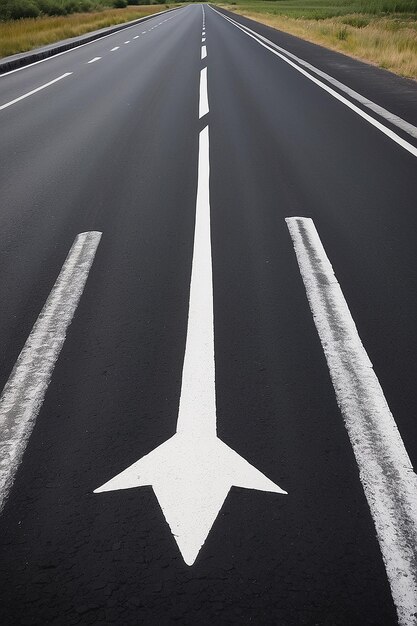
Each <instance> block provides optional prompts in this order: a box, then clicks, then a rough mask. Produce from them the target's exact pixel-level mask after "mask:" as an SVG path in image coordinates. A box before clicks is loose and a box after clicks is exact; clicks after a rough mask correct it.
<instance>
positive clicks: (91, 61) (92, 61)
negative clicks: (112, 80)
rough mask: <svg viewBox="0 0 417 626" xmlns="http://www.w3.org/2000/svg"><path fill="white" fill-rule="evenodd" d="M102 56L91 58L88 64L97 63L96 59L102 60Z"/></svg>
mask: <svg viewBox="0 0 417 626" xmlns="http://www.w3.org/2000/svg"><path fill="white" fill-rule="evenodd" d="M100 59H101V57H94V59H91V60H90V61H87V65H88V64H90V63H95V62H96V61H100Z"/></svg>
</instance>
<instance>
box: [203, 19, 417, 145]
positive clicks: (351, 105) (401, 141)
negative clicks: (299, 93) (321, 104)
mask: <svg viewBox="0 0 417 626" xmlns="http://www.w3.org/2000/svg"><path fill="white" fill-rule="evenodd" d="M210 9H211V10H212V11H215V12H216V13H218V15H220V16H221V17H223V18H224V19H225V20H227V21H228V22H230V23H231V24H232V25H233V26H235V27H236V28H238V29H239V30H241V31H242V33H244V34H245V35H247V36H248V37H250V38H251V39H253V40H254V41H256V42H257V43H258V44H259V45H260V46H262V47H263V48H265V49H266V50H269V52H272V54H275V56H277V57H279V58H280V59H282V61H284V62H285V63H288V65H290V66H291V67H293V68H294V69H295V70H296V71H297V72H299V73H300V74H302V75H303V76H305V77H306V78H308V80H311V82H313V83H315V84H316V85H317V86H318V87H320V89H323V90H324V91H326V92H327V93H328V94H330V95H331V96H332V97H333V98H335V99H336V100H339V102H341V103H342V104H344V105H345V106H347V107H348V108H349V109H351V110H352V111H353V112H354V113H356V114H357V115H359V116H360V117H362V118H363V119H364V120H366V121H367V122H368V123H369V124H371V125H372V126H374V127H375V128H377V129H378V130H379V131H381V133H383V134H384V135H386V136H387V137H389V138H390V139H391V140H392V141H394V142H395V143H397V144H398V145H399V146H401V147H402V148H404V150H407V152H409V153H410V154H412V155H413V156H415V157H417V148H416V147H415V146H413V145H412V144H411V143H409V142H408V141H406V140H405V139H402V137H400V136H399V135H397V133H394V131H392V130H391V129H389V128H387V127H386V126H384V125H383V124H382V123H381V122H379V121H378V120H376V119H375V118H373V117H371V116H370V115H368V113H366V112H365V111H362V109H360V108H359V107H358V106H356V104H354V103H353V102H350V100H348V99H347V98H345V97H344V96H342V95H341V94H339V93H337V91H335V90H334V89H332V88H331V87H328V85H325V84H324V83H323V82H322V81H321V80H318V78H316V77H315V76H312V75H311V74H309V73H308V72H307V71H306V70H304V69H303V68H302V67H299V66H298V65H297V64H296V63H294V62H293V61H291V60H290V59H289V58H288V57H287V56H284V55H283V54H281V53H280V52H277V50H275V49H274V48H273V47H271V45H270V44H269V43H268V44H265V43H264V42H263V41H261V40H260V39H259V36H258V35H257V34H256V36H255V35H252V34H251V33H249V32H247V31H246V30H244V28H242V27H241V25H240V24H238V23H237V22H234V21H233V20H231V19H230V18H229V17H227V16H226V15H222V13H219V12H218V11H216V9H213V8H212V7H210ZM252 32H254V31H252ZM266 41H268V40H266ZM286 54H288V53H287V52H286ZM371 104H372V103H371ZM380 110H381V111H383V109H382V108H381V107H380ZM387 113H388V112H387ZM380 114H382V113H380ZM390 116H391V117H389V118H388V117H387V119H388V121H390V122H393V116H392V115H391V114H390ZM399 119H400V118H399ZM393 123H395V122H393ZM403 130H404V128H403ZM416 133H417V128H416Z"/></svg>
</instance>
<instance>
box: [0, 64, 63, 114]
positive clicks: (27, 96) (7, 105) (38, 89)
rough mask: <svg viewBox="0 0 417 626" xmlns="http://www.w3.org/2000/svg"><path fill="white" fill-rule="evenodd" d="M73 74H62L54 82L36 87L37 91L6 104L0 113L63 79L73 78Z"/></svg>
mask: <svg viewBox="0 0 417 626" xmlns="http://www.w3.org/2000/svg"><path fill="white" fill-rule="evenodd" d="M71 74H72V72H66V73H65V74H62V76H58V78H54V80H50V81H49V83H45V84H44V85H41V86H40V87H36V89H32V91H28V92H27V93H25V94H23V96H19V97H18V98H15V99H14V100H10V102H6V103H5V104H2V105H1V106H0V111H2V110H3V109H7V107H10V106H12V104H16V102H20V100H24V99H25V98H29V96H32V95H33V94H34V93H37V92H38V91H42V89H46V87H49V86H50V85H53V84H54V83H57V82H58V81H59V80H62V79H63V78H66V77H67V76H71Z"/></svg>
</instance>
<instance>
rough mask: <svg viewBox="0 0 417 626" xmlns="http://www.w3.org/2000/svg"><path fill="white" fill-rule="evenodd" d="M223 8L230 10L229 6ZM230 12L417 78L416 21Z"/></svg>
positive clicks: (370, 17) (356, 15) (357, 15)
mask: <svg viewBox="0 0 417 626" xmlns="http://www.w3.org/2000/svg"><path fill="white" fill-rule="evenodd" d="M225 8H227V9H228V10H229V11H230V10H231V7H230V6H229V5H227V6H225ZM232 10H234V11H236V12H237V13H239V14H240V15H245V16H246V17H249V18H251V19H253V20H256V21H258V22H261V23H262V24H266V25H268V26H273V27H274V28H278V29H279V30H283V31H285V32H288V33H291V34H292V35H297V36H298V37H301V38H302V39H306V40H308V41H312V42H313V43H318V44H321V45H323V46H326V47H327V48H331V49H333V50H338V51H340V52H344V53H345V54H348V55H350V56H353V57H356V58H358V59H361V60H364V61H368V62H370V63H373V64H375V65H378V66H379V67H383V68H385V69H387V70H390V71H392V72H395V73H396V74H400V75H401V76H406V77H409V78H414V79H417V21H416V20H413V19H405V18H401V17H372V16H365V15H360V14H351V15H345V16H343V17H332V18H328V19H322V20H308V19H302V18H296V19H295V18H291V17H287V16H284V15H267V14H265V13H257V12H255V11H246V10H245V9H244V7H243V6H241V7H233V9H232ZM356 24H358V25H359V26H357V25H356Z"/></svg>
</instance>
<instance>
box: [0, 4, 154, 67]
mask: <svg viewBox="0 0 417 626" xmlns="http://www.w3.org/2000/svg"><path fill="white" fill-rule="evenodd" d="M164 8H166V7H165V6H164V5H160V4H158V5H141V6H135V7H133V6H132V7H127V8H126V9H107V10H104V11H100V12H97V13H73V14H72V15H66V16H65V17H49V16H46V17H38V18H35V19H33V18H32V19H23V20H16V21H13V22H0V57H5V56H9V55H11V54H16V53H17V52H26V51H27V50H32V49H33V48H38V47H40V46H45V45H47V44H49V43H54V42H55V41H60V40H61V39H68V38H69V37H76V36H77V35H84V34H85V33H88V32H90V31H93V30H98V29H99V28H105V27H106V26H113V25H114V24H121V23H123V22H128V21H130V20H134V19H138V18H140V17H144V16H146V15H152V14H153V13H158V11H163V10H164Z"/></svg>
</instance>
